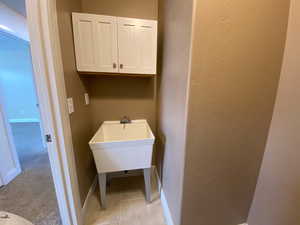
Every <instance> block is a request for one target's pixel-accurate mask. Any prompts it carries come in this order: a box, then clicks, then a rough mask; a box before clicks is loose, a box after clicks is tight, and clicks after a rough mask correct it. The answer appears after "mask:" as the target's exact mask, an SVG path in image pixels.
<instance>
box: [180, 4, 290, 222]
mask: <svg viewBox="0 0 300 225" xmlns="http://www.w3.org/2000/svg"><path fill="white" fill-rule="evenodd" d="M288 9H289V1H287V0H264V1H261V0H252V1H240V0H213V1H212V0H202V1H197V6H196V16H195V27H194V32H195V33H194V41H193V53H192V72H191V87H190V99H189V114H188V129H187V146H186V160H185V172H184V187H183V200H182V223H181V224H182V225H194V224H195V221H197V225H217V224H223V225H233V224H240V223H243V222H245V221H246V219H247V216H248V212H249V208H250V205H251V202H252V198H253V194H254V190H255V186H256V182H257V176H258V173H259V169H260V165H261V161H262V157H263V154H264V149H265V143H266V139H267V134H268V130H269V125H270V121H271V117H272V112H273V105H274V101H275V95H276V91H277V85H278V80H279V75H280V70H281V64H282V57H283V50H284V43H285V37H286V27H287V19H288ZM250 225H258V224H255V223H253V224H250Z"/></svg>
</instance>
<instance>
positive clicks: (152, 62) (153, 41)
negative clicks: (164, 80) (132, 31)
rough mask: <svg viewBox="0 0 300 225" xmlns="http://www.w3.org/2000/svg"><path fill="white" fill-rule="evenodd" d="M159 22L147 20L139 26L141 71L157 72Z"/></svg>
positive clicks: (147, 72) (142, 72)
mask: <svg viewBox="0 0 300 225" xmlns="http://www.w3.org/2000/svg"><path fill="white" fill-rule="evenodd" d="M156 29H157V23H156V22H155V21H145V22H143V23H142V24H141V25H139V27H138V40H139V68H138V70H139V73H141V74H156V54H157V31H156Z"/></svg>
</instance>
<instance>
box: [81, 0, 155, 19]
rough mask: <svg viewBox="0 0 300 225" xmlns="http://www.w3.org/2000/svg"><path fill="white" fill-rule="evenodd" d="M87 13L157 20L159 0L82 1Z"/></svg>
mask: <svg viewBox="0 0 300 225" xmlns="http://www.w3.org/2000/svg"><path fill="white" fill-rule="evenodd" d="M81 1H82V10H83V12H87V13H95V14H104V15H110V16H121V17H133V18H140V19H153V20H156V19H157V4H158V0H81Z"/></svg>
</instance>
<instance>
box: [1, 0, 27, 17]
mask: <svg viewBox="0 0 300 225" xmlns="http://www.w3.org/2000/svg"><path fill="white" fill-rule="evenodd" d="M0 2H2V3H3V4H5V5H6V6H8V7H9V8H11V9H12V10H14V11H16V12H18V13H20V14H21V15H23V16H25V17H26V7H25V0H0Z"/></svg>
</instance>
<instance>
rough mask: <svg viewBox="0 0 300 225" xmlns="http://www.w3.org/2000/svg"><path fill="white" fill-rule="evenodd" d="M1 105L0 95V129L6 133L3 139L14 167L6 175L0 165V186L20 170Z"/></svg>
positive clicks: (9, 180)
mask: <svg viewBox="0 0 300 225" xmlns="http://www.w3.org/2000/svg"><path fill="white" fill-rule="evenodd" d="M3 105H4V104H3V99H2V97H1V96H0V117H1V118H0V120H2V122H3V127H1V128H0V129H3V130H4V132H5V134H6V137H5V139H6V140H7V143H8V145H9V152H10V155H11V157H12V160H13V163H14V165H15V167H14V169H13V170H12V171H10V172H9V173H8V174H6V175H4V174H3V171H2V169H1V167H0V187H1V186H3V185H7V184H8V183H10V182H11V181H12V180H13V179H15V178H16V176H18V175H19V174H20V173H21V172H22V169H21V165H20V161H19V157H18V154H17V149H16V146H15V144H14V141H13V135H12V130H11V127H10V125H9V124H8V119H7V116H6V114H5V112H4V108H3Z"/></svg>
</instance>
